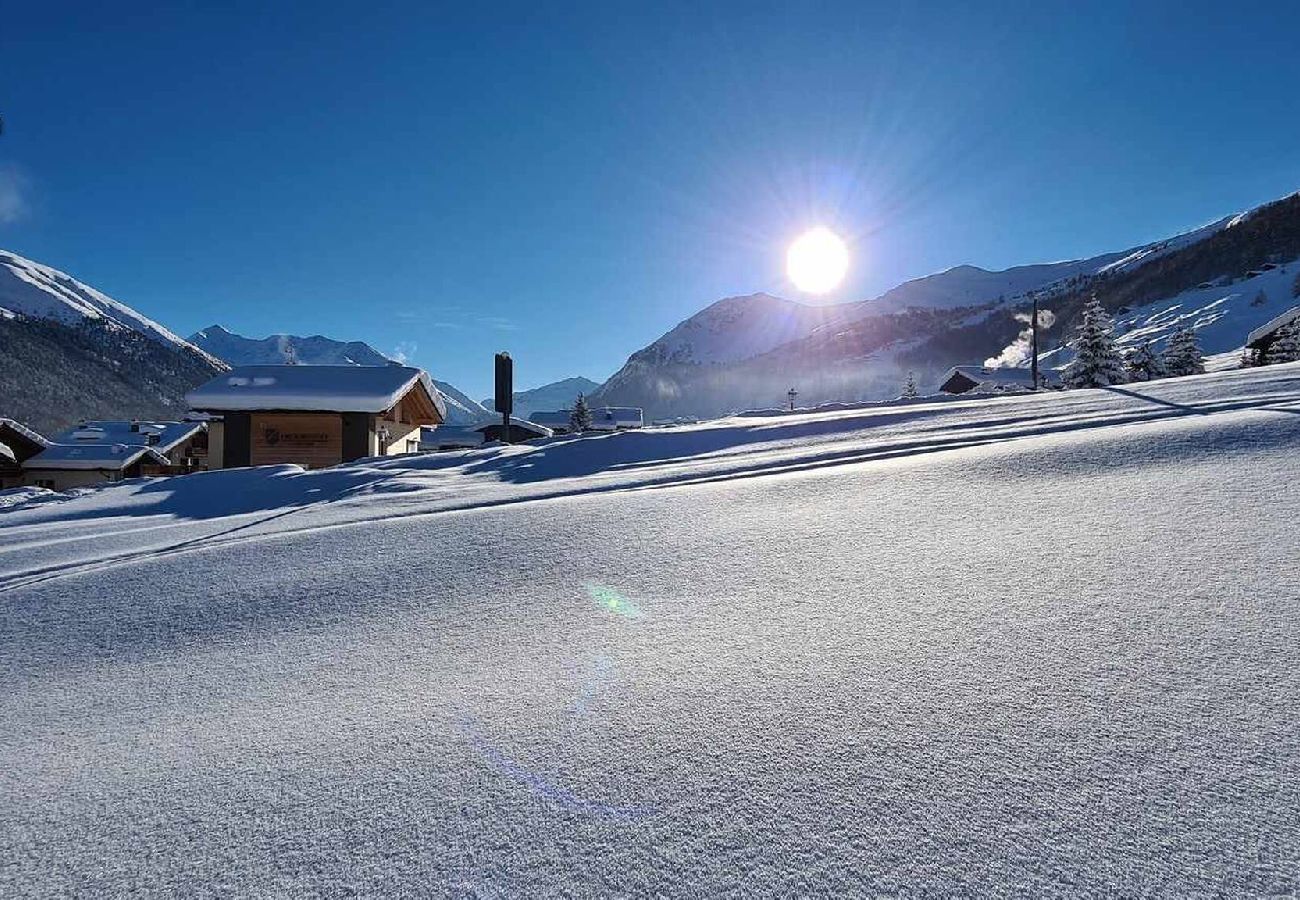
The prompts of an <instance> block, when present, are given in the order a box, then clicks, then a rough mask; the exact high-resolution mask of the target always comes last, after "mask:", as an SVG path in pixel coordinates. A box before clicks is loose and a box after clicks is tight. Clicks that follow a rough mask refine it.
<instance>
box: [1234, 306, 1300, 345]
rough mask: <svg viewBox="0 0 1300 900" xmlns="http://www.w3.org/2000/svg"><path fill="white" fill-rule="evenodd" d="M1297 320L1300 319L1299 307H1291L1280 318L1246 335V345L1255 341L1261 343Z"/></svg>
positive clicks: (1271, 320)
mask: <svg viewBox="0 0 1300 900" xmlns="http://www.w3.org/2000/svg"><path fill="white" fill-rule="evenodd" d="M1297 319H1300V306H1293V307H1291V308H1290V309H1288V310H1287V311H1286V312H1284V313H1282V314H1281V315H1280V316H1277V317H1276V318H1273V319H1270V320H1269V321H1268V322H1265V323H1264V324H1263V325H1261V326H1259V327H1258V328H1256V329H1255V330H1254V331H1252V332H1251V333H1250V334H1248V335H1246V345H1247V346H1250V345H1251V344H1254V343H1255V342H1257V341H1262V340H1263V339H1264V338H1266V337H1268V336H1269V335H1270V334H1272V333H1273V332H1275V331H1277V330H1278V329H1279V328H1282V327H1284V326H1286V325H1290V324H1291V323H1292V322H1294V321H1296V320H1297Z"/></svg>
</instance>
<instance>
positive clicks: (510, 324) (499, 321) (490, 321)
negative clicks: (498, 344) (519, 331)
mask: <svg viewBox="0 0 1300 900" xmlns="http://www.w3.org/2000/svg"><path fill="white" fill-rule="evenodd" d="M474 321H475V322H477V323H478V324H480V325H486V326H487V327H488V328H495V329H497V330H498V331H514V330H515V329H516V328H518V327H519V326H518V325H516V324H515V323H514V321H513V320H511V319H507V318H506V317H505V316H479V317H478V318H477V319H475V320H474Z"/></svg>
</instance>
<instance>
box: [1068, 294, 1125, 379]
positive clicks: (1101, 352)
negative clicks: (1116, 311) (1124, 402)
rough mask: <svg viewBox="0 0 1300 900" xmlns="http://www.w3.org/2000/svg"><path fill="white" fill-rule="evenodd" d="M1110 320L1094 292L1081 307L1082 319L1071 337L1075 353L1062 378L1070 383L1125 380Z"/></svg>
mask: <svg viewBox="0 0 1300 900" xmlns="http://www.w3.org/2000/svg"><path fill="white" fill-rule="evenodd" d="M1112 327H1113V326H1112V324H1111V321H1110V316H1108V315H1106V310H1104V309H1102V306H1101V301H1100V300H1098V299H1097V296H1096V294H1094V295H1093V296H1092V299H1091V300H1089V301H1088V305H1087V306H1085V307H1084V308H1083V322H1082V323H1081V324H1080V325H1079V335H1078V337H1076V338H1075V339H1074V350H1075V357H1074V359H1073V360H1072V361H1071V362H1070V364H1069V365H1068V366H1066V367H1065V371H1064V372H1062V373H1061V379H1062V380H1063V381H1064V382H1065V384H1066V385H1067V386H1069V387H1074V388H1086V387H1106V386H1107V385H1110V384H1123V383H1124V365H1123V362H1122V361H1121V360H1120V355H1119V351H1118V350H1116V349H1115V341H1114V339H1113V338H1112V337H1111V328H1112Z"/></svg>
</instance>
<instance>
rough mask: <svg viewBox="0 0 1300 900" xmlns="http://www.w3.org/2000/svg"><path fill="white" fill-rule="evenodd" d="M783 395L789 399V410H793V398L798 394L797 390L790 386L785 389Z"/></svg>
mask: <svg viewBox="0 0 1300 900" xmlns="http://www.w3.org/2000/svg"><path fill="white" fill-rule="evenodd" d="M785 396H786V399H787V400H789V401H790V412H794V398H795V397H798V396H799V392H798V391H796V390H795V389H794V388H790V390H788V391H786V393H785Z"/></svg>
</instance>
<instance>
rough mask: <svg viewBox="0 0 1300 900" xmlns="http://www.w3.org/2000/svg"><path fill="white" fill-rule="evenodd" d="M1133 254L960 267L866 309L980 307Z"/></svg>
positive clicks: (910, 285)
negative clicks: (995, 267) (997, 269)
mask: <svg viewBox="0 0 1300 900" xmlns="http://www.w3.org/2000/svg"><path fill="white" fill-rule="evenodd" d="M1130 254H1131V251H1128V252H1123V253H1106V254H1103V255H1102V256H1094V257H1092V258H1091V259H1074V260H1068V261H1066V262H1057V263H1042V264H1040V265H1031V266H1015V267H1014V268H1010V269H1004V270H1003V271H1000V272H991V271H989V270H988V269H981V268H980V267H979V266H957V267H955V268H952V269H949V270H948V271H946V272H940V273H938V274H937V275H927V276H926V277H924V278H916V279H913V280H912V281H907V282H904V283H903V284H900V285H899V286H898V287H896V288H891V289H890V290H888V291H886V292H885V293H883V294H881V295H880V296H879V297H877V298H876V299H874V300H868V301H866V307H867V309H869V310H870V313H872V314H875V313H884V312H894V311H897V310H902V309H910V308H919V309H953V308H955V307H959V306H980V305H983V304H985V303H988V302H989V301H991V300H996V299H998V298H1004V299H1005V298H1006V297H1013V296H1015V295H1017V294H1023V293H1024V292H1026V291H1030V290H1033V289H1034V288H1039V287H1042V286H1043V285H1046V284H1052V283H1054V282H1059V281H1062V280H1064V279H1068V278H1072V277H1075V276H1078V275H1093V274H1095V273H1097V272H1099V271H1101V270H1102V269H1104V268H1106V267H1107V266H1109V265H1111V264H1113V263H1115V262H1116V261H1118V260H1121V259H1123V258H1125V257H1126V256H1129V255H1130Z"/></svg>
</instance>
